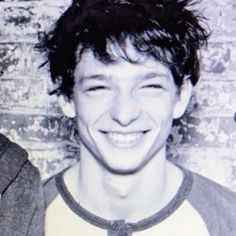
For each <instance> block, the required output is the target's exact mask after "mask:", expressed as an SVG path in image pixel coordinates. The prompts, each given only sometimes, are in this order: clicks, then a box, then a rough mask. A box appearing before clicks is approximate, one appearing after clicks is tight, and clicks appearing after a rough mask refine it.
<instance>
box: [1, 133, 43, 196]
mask: <svg viewBox="0 0 236 236" xmlns="http://www.w3.org/2000/svg"><path fill="white" fill-rule="evenodd" d="M18 182H19V183H18ZM39 182H40V175H39V171H38V170H37V169H36V168H35V167H34V166H33V165H32V164H31V162H30V161H29V160H28V153H27V152H26V151H25V149H23V148H22V147H20V146H19V145H18V144H16V143H14V142H12V141H10V140H9V139H8V138H6V137H5V136H4V135H2V134H0V192H3V191H5V189H6V188H9V186H11V185H17V183H18V185H19V186H21V188H22V187H23V186H28V185H32V186H36V185H37V184H36V183H39ZM37 186H38V185H37Z"/></svg>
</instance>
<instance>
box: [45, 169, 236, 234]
mask: <svg viewBox="0 0 236 236" xmlns="http://www.w3.org/2000/svg"><path fill="white" fill-rule="evenodd" d="M183 172H184V178H183V182H182V184H181V186H180V188H179V190H178V192H177V194H176V195H175V197H174V198H173V199H172V200H171V201H170V202H169V203H168V204H167V205H166V206H165V207H164V208H163V209H161V210H160V211H158V212H157V213H155V214H154V215H152V216H150V217H147V218H144V219H143V220H140V221H138V222H136V223H130V222H124V221H123V220H115V221H110V220H106V219H104V218H101V217H98V216H96V215H94V214H92V213H91V212H88V211H87V210H86V209H84V208H83V207H82V206H81V205H80V204H79V203H78V202H77V201H76V200H75V199H74V198H73V197H72V195H71V194H70V192H69V191H68V189H67V187H66V185H65V183H64V181H63V173H61V174H58V175H57V176H55V177H54V178H52V179H51V180H50V181H49V182H48V183H47V184H46V185H45V194H46V199H47V200H48V204H49V205H48V208H47V210H46V220H45V223H46V227H45V236H55V235H57V236H65V235H70V236H80V235H81V236H90V235H91V236H131V235H132V236H144V235H145V236H155V235H161V236H189V235H191V236H233V235H234V236H235V235H236V194H235V193H233V192H231V191H229V190H227V189H226V188H224V187H222V186H220V185H218V184H216V183H214V182H213V181H211V180H209V179H207V178H205V177H202V176H200V175H198V174H196V173H193V172H190V171H187V170H185V169H183Z"/></svg>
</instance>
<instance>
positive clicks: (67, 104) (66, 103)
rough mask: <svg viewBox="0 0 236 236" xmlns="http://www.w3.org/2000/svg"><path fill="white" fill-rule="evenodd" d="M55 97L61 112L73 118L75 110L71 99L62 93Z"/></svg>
mask: <svg viewBox="0 0 236 236" xmlns="http://www.w3.org/2000/svg"><path fill="white" fill-rule="evenodd" d="M57 99H58V103H59V105H60V107H61V109H62V111H63V113H64V114H65V115H66V116H67V117H69V118H74V117H75V116H76V112H75V103H74V101H73V99H69V98H67V97H66V96H65V95H62V94H60V95H58V97H57Z"/></svg>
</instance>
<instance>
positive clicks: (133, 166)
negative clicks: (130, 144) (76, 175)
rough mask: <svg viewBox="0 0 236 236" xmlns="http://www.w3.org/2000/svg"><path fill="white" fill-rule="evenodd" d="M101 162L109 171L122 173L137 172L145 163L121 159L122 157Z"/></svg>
mask: <svg viewBox="0 0 236 236" xmlns="http://www.w3.org/2000/svg"><path fill="white" fill-rule="evenodd" d="M101 163H102V165H103V166H104V167H105V168H106V169H107V170H108V171H109V172H111V173H114V174H120V175H129V174H135V173H136V172H138V171H139V170H141V169H142V168H143V167H144V165H145V164H144V163H143V162H142V161H128V160H127V159H126V160H124V161H121V160H120V158H119V160H115V159H113V160H112V161H111V160H109V161H108V160H107V161H105V160H103V161H101Z"/></svg>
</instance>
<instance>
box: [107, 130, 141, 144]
mask: <svg viewBox="0 0 236 236" xmlns="http://www.w3.org/2000/svg"><path fill="white" fill-rule="evenodd" d="M142 135H143V132H135V133H128V134H122V133H116V132H109V133H108V138H109V139H110V140H111V141H113V142H115V143H118V144H126V143H133V142H135V141H137V140H138V139H139V138H140V137H141V136H142Z"/></svg>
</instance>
